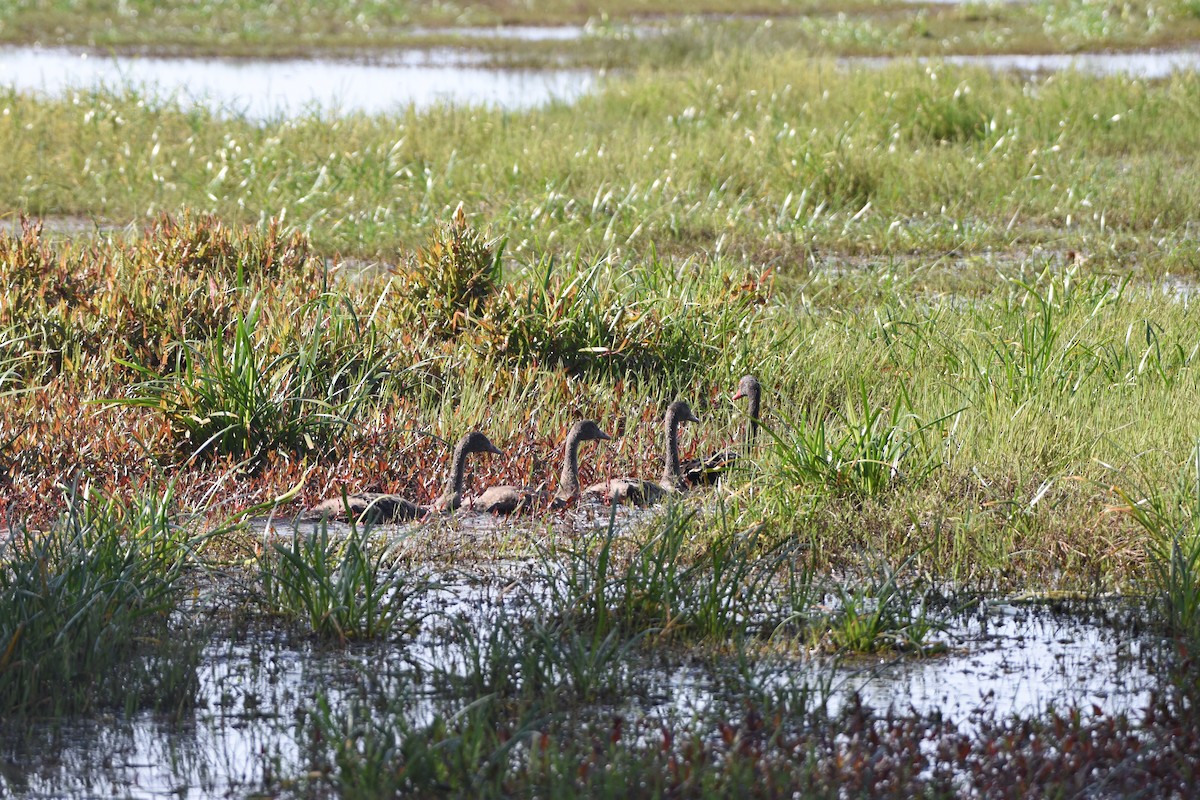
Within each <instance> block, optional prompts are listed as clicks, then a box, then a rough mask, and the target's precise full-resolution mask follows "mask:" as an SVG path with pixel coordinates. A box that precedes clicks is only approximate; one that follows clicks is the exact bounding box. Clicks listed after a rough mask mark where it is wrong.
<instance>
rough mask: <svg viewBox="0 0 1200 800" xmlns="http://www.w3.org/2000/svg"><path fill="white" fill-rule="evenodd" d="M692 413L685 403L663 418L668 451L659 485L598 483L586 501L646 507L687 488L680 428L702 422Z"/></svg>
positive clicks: (622, 480) (671, 407)
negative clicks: (681, 463) (681, 460)
mask: <svg viewBox="0 0 1200 800" xmlns="http://www.w3.org/2000/svg"><path fill="white" fill-rule="evenodd" d="M699 421H700V420H699V418H697V417H696V415H695V414H693V413H692V409H691V408H689V407H688V404H687V403H685V402H683V401H682V400H676V401H675V402H674V403H671V405H669V406H667V413H666V415H665V416H664V417H663V429H664V435H665V437H666V442H665V447H666V451H665V453H664V455H663V471H662V476H661V477H660V478H659V479H658V480H657V481H651V480H644V479H642V478H612V479H610V480H607V481H602V482H600V483H594V484H592V485H591V486H589V487H588V488H586V489H584V490H583V494H584V496H586V497H592V498H596V499H600V500H605V501H607V502H609V503H632V504H634V505H639V506H645V505H650V504H652V503H657V502H658V501H660V500H662V499H663V498H664V497H666V496H667V495H669V494H678V493H680V492H682V491H683V490H684V489H685V488H686V487H685V486H684V483H683V478H682V477H681V476H680V474H679V426H680V425H682V424H683V423H684V422H699Z"/></svg>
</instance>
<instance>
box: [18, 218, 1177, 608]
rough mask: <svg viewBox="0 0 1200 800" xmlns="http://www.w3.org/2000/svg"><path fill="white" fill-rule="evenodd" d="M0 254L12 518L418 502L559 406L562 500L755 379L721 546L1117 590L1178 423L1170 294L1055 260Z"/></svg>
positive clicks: (75, 248)
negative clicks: (379, 492)
mask: <svg viewBox="0 0 1200 800" xmlns="http://www.w3.org/2000/svg"><path fill="white" fill-rule="evenodd" d="M0 252H3V259H0V264H3V265H4V268H5V278H6V280H7V281H8V284H9V285H10V286H11V287H13V289H12V290H11V291H10V292H9V294H8V295H6V298H5V302H4V303H3V305H0V329H2V330H3V331H4V332H5V333H4V338H3V343H4V347H3V350H0V355H2V361H0V368H2V370H3V374H4V375H5V376H6V391H5V394H4V396H3V397H2V398H0V402H2V403H3V405H4V410H5V413H4V415H3V418H2V419H3V421H2V422H0V425H2V427H0V436H2V437H3V439H4V440H5V441H7V442H9V446H8V447H7V449H6V454H5V460H4V463H3V466H4V473H3V474H4V479H5V481H6V485H7V489H6V500H5V502H6V503H7V504H8V505H9V511H10V513H16V514H18V515H23V514H28V513H31V512H33V513H41V512H44V511H46V510H47V509H48V508H53V504H50V505H49V506H47V505H45V500H46V499H47V498H53V497H54V496H55V490H54V488H53V487H54V486H55V485H56V484H58V483H62V482H66V481H68V480H69V479H70V477H71V476H72V475H73V474H75V473H76V472H77V471H82V473H83V474H86V475H88V476H89V477H90V478H91V479H92V480H95V481H98V482H100V483H101V484H102V485H104V486H106V487H109V490H110V491H116V490H118V488H119V487H127V486H131V485H138V484H139V483H140V482H142V481H145V480H147V479H154V478H156V476H158V475H160V474H166V475H168V476H170V477H172V478H174V479H176V480H177V486H176V492H177V494H178V496H179V497H180V498H181V502H182V503H183V507H184V508H189V507H190V508H192V509H193V510H206V511H212V510H213V509H212V508H210V507H209V505H208V504H209V503H212V502H213V501H214V500H215V501H218V502H217V507H218V508H219V509H221V510H224V511H232V510H236V509H237V508H238V507H240V506H246V505H250V504H253V503H258V502H265V501H269V500H270V498H272V497H274V496H276V495H283V494H285V493H286V492H287V491H288V490H289V489H291V488H292V487H293V486H298V490H299V499H300V500H302V501H304V502H313V501H316V500H318V499H320V498H322V497H325V496H335V495H336V494H337V492H338V491H339V487H341V486H343V485H345V486H347V487H349V488H350V489H352V490H358V489H393V490H401V491H404V492H406V493H408V494H410V495H411V496H414V497H417V498H419V499H420V498H426V497H432V496H434V495H435V494H436V493H437V489H438V485H439V483H440V480H441V474H442V472H441V468H440V467H439V466H438V465H439V464H441V463H442V462H443V461H444V458H445V455H444V453H445V446H444V445H443V444H441V442H449V441H453V440H454V439H456V438H457V437H458V436H459V435H460V434H461V432H463V431H465V430H467V429H469V428H472V427H476V426H480V427H483V428H484V429H485V430H486V431H487V433H488V434H489V436H491V437H492V438H493V440H495V441H497V442H499V443H501V444H502V446H504V447H505V448H506V449H507V451H508V456H507V458H505V459H493V460H491V461H490V462H486V463H481V464H479V465H478V466H477V467H475V468H474V474H475V476H476V478H475V480H476V481H477V482H478V485H486V484H488V483H493V482H499V481H500V479H501V478H504V479H508V480H512V479H517V480H525V479H529V480H531V481H532V482H533V483H537V482H539V481H541V480H543V479H549V478H550V476H551V474H552V473H553V472H554V469H555V466H556V461H557V459H556V456H555V455H554V454H555V452H556V449H557V446H556V443H555V442H556V440H557V439H558V437H559V436H561V435H562V432H563V431H565V430H566V428H567V427H569V425H570V422H571V420H572V419H573V418H575V417H578V416H586V417H594V418H596V419H599V420H600V421H601V423H602V425H603V426H604V427H605V429H607V430H609V431H611V432H613V433H616V434H619V435H621V438H620V440H619V441H618V442H617V443H615V444H614V445H613V446H612V447H608V448H604V449H602V450H600V451H599V452H598V453H597V463H596V465H595V466H594V467H591V466H585V480H586V479H588V478H590V477H597V478H599V477H602V476H603V475H612V474H631V473H633V474H636V473H637V472H639V471H645V469H646V466H645V465H647V464H654V463H657V461H658V456H657V455H656V454H657V453H658V452H659V447H660V444H659V440H660V436H661V434H660V433H659V426H658V423H657V420H658V418H659V416H660V414H661V409H662V407H663V406H664V405H665V402H666V400H667V399H669V398H670V397H673V396H682V397H685V398H687V399H689V400H690V401H692V402H693V404H694V405H695V406H696V407H697V408H699V409H701V413H702V415H703V416H704V420H705V424H704V425H702V426H698V427H697V433H696V434H695V435H694V436H689V437H688V439H689V441H688V442H687V445H686V446H687V449H688V450H689V451H690V450H696V451H698V452H708V451H711V450H715V449H718V448H720V447H723V446H724V444H725V442H727V441H728V440H729V438H731V437H732V436H734V435H735V430H736V428H737V426H738V425H739V423H740V412H739V411H738V410H736V409H735V408H733V407H732V404H730V403H728V402H727V401H723V400H721V399H720V398H721V397H724V396H727V393H728V392H729V391H730V389H731V388H732V386H733V385H734V383H735V382H736V378H737V376H738V375H740V374H742V373H744V372H750V371H752V372H755V373H756V374H757V375H759V377H760V378H761V379H762V380H763V381H764V383H765V384H766V386H768V387H769V401H768V405H767V410H766V421H767V423H768V426H769V427H770V429H771V433H770V435H769V436H767V437H766V438H767V439H768V441H766V442H764V443H763V444H762V446H761V449H760V452H759V455H758V457H757V458H756V465H755V467H754V468H753V469H751V470H749V471H747V472H739V473H737V474H735V475H733V476H731V480H730V481H729V482H728V483H727V485H726V487H725V489H724V490H723V492H722V494H723V495H724V496H725V500H724V502H725V504H726V506H727V508H728V510H729V513H731V514H732V515H733V518H734V519H735V520H736V524H737V526H739V527H746V526H753V525H758V524H766V525H768V526H769V527H770V528H771V529H772V530H774V531H776V532H778V533H779V534H780V535H784V536H787V537H790V538H799V539H800V540H803V541H807V542H808V543H809V546H810V547H811V549H812V553H813V554H814V556H815V557H816V558H817V562H818V563H819V564H821V565H823V566H825V567H836V566H847V565H851V564H854V563H857V562H858V561H859V556H858V555H857V554H858V552H859V551H860V550H864V549H865V550H868V551H872V552H877V553H881V554H883V555H884V556H886V557H887V558H889V559H893V558H894V559H902V558H904V557H906V556H907V555H909V554H911V553H913V552H917V551H921V552H922V553H923V555H922V556H921V558H922V559H923V563H924V562H927V563H926V566H927V568H929V569H934V570H936V571H937V572H938V573H939V574H942V575H944V576H945V577H948V578H953V579H955V580H958V581H964V582H979V583H980V584H981V585H985V586H993V585H995V586H1006V587H1009V588H1012V587H1016V586H1029V585H1034V586H1069V587H1076V588H1091V587H1096V586H1113V585H1128V584H1130V582H1133V583H1134V584H1136V582H1137V576H1138V575H1139V573H1140V571H1141V570H1142V564H1143V563H1144V558H1145V556H1146V553H1147V552H1148V551H1147V546H1148V545H1151V544H1153V543H1154V542H1155V539H1154V536H1150V537H1148V536H1147V531H1148V530H1149V532H1150V533H1151V534H1154V533H1155V531H1154V529H1153V526H1152V525H1148V524H1145V522H1144V521H1140V520H1139V518H1138V516H1137V515H1135V514H1133V513H1132V510H1133V509H1132V507H1130V505H1129V503H1130V498H1132V499H1133V500H1134V501H1137V500H1140V499H1141V498H1142V497H1144V496H1149V495H1150V494H1154V493H1158V494H1161V493H1162V492H1167V495H1164V496H1165V497H1167V498H1168V499H1166V500H1165V501H1163V502H1164V503H1165V505H1166V506H1167V507H1173V506H1174V504H1175V502H1176V501H1174V500H1171V499H1169V498H1170V497H1174V496H1175V495H1174V494H1171V493H1174V492H1177V491H1178V490H1179V486H1184V487H1185V488H1186V486H1187V483H1186V481H1185V482H1183V483H1180V476H1181V475H1184V474H1185V473H1186V470H1187V465H1188V464H1189V463H1190V453H1191V451H1192V448H1193V447H1194V444H1195V431H1196V429H1197V425H1198V422H1200V420H1197V419H1196V415H1195V413H1193V409H1194V404H1193V403H1190V401H1189V398H1191V397H1193V396H1194V394H1195V392H1196V390H1197V372H1196V367H1195V359H1196V354H1197V352H1200V340H1198V339H1197V335H1196V332H1195V329H1194V326H1193V325H1191V324H1190V314H1191V312H1190V309H1189V308H1188V305H1187V304H1186V303H1184V302H1182V301H1181V300H1178V299H1172V298H1171V297H1169V296H1168V297H1166V298H1164V296H1163V294H1162V291H1161V290H1160V289H1159V288H1157V287H1153V286H1152V287H1147V286H1134V285H1130V284H1128V283H1127V282H1124V281H1121V280H1116V279H1114V278H1111V277H1106V276H1104V275H1097V274H1090V273H1089V271H1088V270H1087V267H1086V265H1083V266H1080V265H1065V264H1062V263H1059V262H1057V261H1054V260H1043V261H1040V262H1036V263H1025V264H1024V265H1023V266H1022V268H1021V269H1020V270H1017V271H1014V272H1013V273H1011V274H1008V275H1000V276H998V277H997V278H996V279H995V280H994V281H993V285H992V286H991V287H990V288H988V289H986V290H981V291H980V292H978V293H977V295H976V296H974V297H969V298H968V297H965V296H958V297H939V296H937V295H935V294H926V293H920V292H914V291H913V290H912V288H911V285H910V284H909V282H908V281H906V280H904V279H902V278H898V277H897V276H895V275H892V274H890V273H877V272H873V271H862V272H852V273H843V274H839V275H836V276H829V275H824V276H814V277H812V278H811V279H810V280H809V282H808V283H807V284H805V285H804V287H803V288H801V289H789V288H783V287H781V286H780V285H778V284H776V283H773V282H772V281H771V279H770V276H769V275H768V274H766V273H764V272H761V271H759V272H754V271H752V270H749V268H748V267H747V265H746V264H745V263H743V262H740V261H730V260H726V259H717V260H715V261H713V262H712V263H709V264H707V265H706V266H705V269H704V270H702V271H698V270H695V269H694V268H692V267H691V266H689V265H686V264H685V265H680V266H670V265H668V264H666V263H664V262H662V261H659V260H651V261H645V262H643V261H638V260H624V259H618V258H616V257H608V258H604V259H600V260H595V261H593V260H588V259H584V258H581V257H576V258H573V257H571V256H564V255H553V254H547V255H546V256H545V257H544V259H543V260H542V261H540V262H539V263H538V264H533V265H528V266H527V267H526V268H525V269H523V270H522V271H520V272H518V273H516V274H514V275H512V276H511V277H509V278H508V279H506V280H503V281H501V280H500V279H499V277H498V273H497V272H496V271H495V267H494V259H495V256H496V251H495V249H494V245H493V246H492V247H488V246H487V243H486V242H485V241H484V240H483V239H482V238H481V237H479V235H478V234H477V233H476V232H475V231H473V230H472V229H471V228H470V226H469V225H467V224H466V223H465V220H464V221H460V222H457V223H449V224H446V225H443V226H442V227H440V228H438V229H435V232H434V236H433V237H432V239H431V240H430V242H429V243H427V244H426V246H424V247H423V248H422V249H421V250H420V251H419V253H418V255H416V256H414V260H413V261H412V262H406V263H405V264H402V265H401V267H400V269H399V271H398V272H397V273H396V274H394V275H391V276H379V277H375V278H363V279H360V280H356V281H349V282H346V281H342V280H338V279H333V280H331V279H329V277H328V276H327V274H326V264H325V262H324V261H323V260H321V259H317V258H315V257H314V256H313V255H312V253H311V251H310V250H309V247H308V244H307V243H306V241H305V240H304V239H303V237H302V236H300V235H299V234H295V235H293V236H292V237H290V238H289V237H284V236H282V235H281V234H280V233H279V232H278V229H277V228H274V227H272V228H271V229H269V230H263V231H257V232H256V231H254V230H253V229H247V230H244V231H240V232H239V231H237V230H231V229H229V228H227V227H226V226H224V225H223V224H222V223H221V222H220V221H219V220H217V219H212V218H194V217H187V218H184V219H183V220H182V221H180V220H173V219H170V218H163V219H161V220H160V221H159V222H158V223H156V225H155V226H153V227H151V228H149V229H147V231H146V232H145V233H144V234H141V235H138V236H135V237H133V238H131V239H128V240H126V239H123V238H111V239H106V240H101V241H94V242H81V243H76V244H61V243H60V244H52V243H48V242H46V241H45V240H44V239H43V238H41V237H40V236H39V234H38V232H37V231H36V230H34V229H28V230H26V231H25V233H24V234H23V237H22V238H19V239H18V238H14V237H9V236H3V237H0ZM439 253H442V254H447V253H448V254H450V255H446V256H445V257H439V256H438V254H439ZM163 265H169V266H165V267H164V266H163ZM50 287H55V288H54V290H53V291H49V289H50ZM710 400H711V401H713V402H714V404H713V405H711V406H710V405H709V402H708V401H710ZM429 434H433V435H429ZM397 454H402V457H400V458H397ZM1121 491H1124V492H1125V493H1126V494H1124V495H1123V494H1121ZM1180 496H1183V495H1180ZM1189 517H1190V514H1185V515H1184V517H1183V519H1185V520H1186V519H1188V518H1189ZM1170 518H1171V519H1174V517H1170ZM1173 526H1174V523H1172V524H1170V525H1160V530H1158V534H1157V535H1158V536H1159V539H1161V538H1162V537H1163V536H1166V537H1168V538H1169V537H1170V535H1171V533H1170V530H1171V528H1172V527H1173ZM1165 541H1166V540H1162V541H1159V544H1163V543H1165Z"/></svg>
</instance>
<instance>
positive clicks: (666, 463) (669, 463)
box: [662, 414, 682, 486]
mask: <svg viewBox="0 0 1200 800" xmlns="http://www.w3.org/2000/svg"><path fill="white" fill-rule="evenodd" d="M664 427H665V428H666V436H667V447H666V457H665V458H664V460H663V474H662V477H663V481H664V482H665V483H670V484H671V485H673V486H678V485H679V483H680V481H681V480H682V479H681V478H680V476H679V419H678V417H676V416H675V415H674V414H668V415H667V418H666V425H665V426H664Z"/></svg>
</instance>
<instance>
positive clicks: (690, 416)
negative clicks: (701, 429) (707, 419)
mask: <svg viewBox="0 0 1200 800" xmlns="http://www.w3.org/2000/svg"><path fill="white" fill-rule="evenodd" d="M684 419H685V420H687V421H688V422H699V421H700V418H699V417H697V416H696V415H695V414H694V413H693V414H688V415H687V416H686V417H684Z"/></svg>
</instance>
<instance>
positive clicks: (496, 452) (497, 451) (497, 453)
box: [488, 445, 504, 456]
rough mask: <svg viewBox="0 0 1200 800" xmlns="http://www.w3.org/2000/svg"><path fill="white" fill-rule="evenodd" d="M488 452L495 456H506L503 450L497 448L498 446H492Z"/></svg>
mask: <svg viewBox="0 0 1200 800" xmlns="http://www.w3.org/2000/svg"><path fill="white" fill-rule="evenodd" d="M488 452H489V453H491V454H492V455H494V456H502V455H504V451H503V450H501V449H500V448H499V447H496V445H491V446H490V447H489V448H488Z"/></svg>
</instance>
